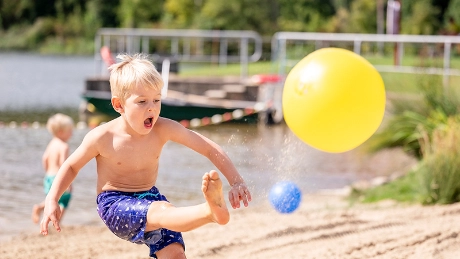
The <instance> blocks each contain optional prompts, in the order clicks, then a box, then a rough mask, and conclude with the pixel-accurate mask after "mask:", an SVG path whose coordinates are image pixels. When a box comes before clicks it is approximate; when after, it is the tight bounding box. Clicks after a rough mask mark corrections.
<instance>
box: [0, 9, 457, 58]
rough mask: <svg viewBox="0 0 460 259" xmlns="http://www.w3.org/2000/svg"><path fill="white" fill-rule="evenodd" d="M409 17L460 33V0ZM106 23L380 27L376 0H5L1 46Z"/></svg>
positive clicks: (410, 27) (52, 40)
mask: <svg viewBox="0 0 460 259" xmlns="http://www.w3.org/2000/svg"><path fill="white" fill-rule="evenodd" d="M384 2H386V1H384ZM401 23H402V33H406V34H437V33H450V34H452V33H454V34H455V33H456V32H457V31H459V30H460V29H459V28H460V27H459V26H458V24H459V23H460V0H418V1H406V0H404V1H402V20H401ZM101 27H126V28H180V29H216V30H254V31H257V32H258V33H259V34H261V35H264V36H271V35H272V34H273V33H274V32H276V31H308V32H353V33H375V32H376V31H377V29H376V27H377V21H376V1H375V0H296V1H292V0H225V1H221V0H111V1H104V0H34V1H30V0H15V1H12V0H0V49H2V48H3V49H11V48H15V49H28V50H38V49H42V48H44V46H45V45H53V46H59V45H62V44H74V45H81V44H84V42H87V44H89V45H91V44H90V42H91V41H92V39H93V38H94V34H95V33H96V31H97V29H98V28H101ZM74 48H75V49H77V51H78V49H80V48H81V46H74ZM68 51H72V50H68ZM80 51H84V50H80Z"/></svg>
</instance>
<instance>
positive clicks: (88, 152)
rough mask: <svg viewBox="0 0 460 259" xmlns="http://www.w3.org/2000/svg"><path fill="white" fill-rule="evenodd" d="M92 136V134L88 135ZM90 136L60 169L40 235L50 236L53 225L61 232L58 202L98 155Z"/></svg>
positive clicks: (50, 192)
mask: <svg viewBox="0 0 460 259" xmlns="http://www.w3.org/2000/svg"><path fill="white" fill-rule="evenodd" d="M88 135H90V134H88ZM88 135H87V136H86V137H85V139H84V140H83V142H82V144H81V145H80V146H79V147H78V148H77V149H76V150H75V152H74V153H72V154H71V155H70V156H69V157H68V158H67V159H66V161H65V162H64V163H63V164H62V166H61V167H60V168H59V171H58V173H57V174H56V178H55V179H54V181H53V184H52V185H51V189H50V191H49V192H48V195H46V198H45V208H44V210H43V219H42V221H41V223H40V233H41V234H42V235H47V234H48V224H49V223H50V222H52V223H53V226H54V228H56V230H57V231H61V227H60V225H59V220H60V218H61V209H60V207H59V204H58V201H59V198H60V197H61V196H62V194H63V193H64V192H65V190H67V188H69V186H70V184H71V183H72V182H73V180H74V179H75V177H76V176H77V174H78V172H79V171H80V169H81V168H82V167H83V166H84V165H85V164H87V163H88V162H89V161H90V160H91V159H92V158H94V157H95V156H96V154H97V152H96V148H95V147H94V145H92V144H91V143H93V141H91V137H88Z"/></svg>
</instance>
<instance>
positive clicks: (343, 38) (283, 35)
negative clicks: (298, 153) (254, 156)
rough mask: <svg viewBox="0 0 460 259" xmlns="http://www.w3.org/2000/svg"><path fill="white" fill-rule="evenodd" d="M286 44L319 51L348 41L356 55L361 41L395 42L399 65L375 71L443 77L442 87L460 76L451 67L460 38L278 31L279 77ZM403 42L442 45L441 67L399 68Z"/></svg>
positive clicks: (285, 63)
mask: <svg viewBox="0 0 460 259" xmlns="http://www.w3.org/2000/svg"><path fill="white" fill-rule="evenodd" d="M289 41H313V42H315V46H316V48H320V46H319V44H318V43H324V42H332V43H337V42H348V43H352V44H353V51H354V52H355V53H357V54H361V51H362V44H363V43H364V42H370V43H380V44H382V43H394V44H395V45H396V49H397V53H396V58H395V59H396V60H395V61H396V62H395V63H396V64H398V65H393V66H388V65H387V66H385V65H375V67H376V69H377V70H378V71H380V72H397V73H427V74H437V75H443V81H444V84H447V82H448V77H449V76H450V75H456V76H459V75H460V70H458V69H452V68H450V62H451V61H450V60H451V49H452V44H460V36H441V35H439V36H434V35H390V34H349V33H309V32H277V33H275V34H274V35H273V37H272V61H276V62H278V73H279V74H281V75H284V74H285V68H286V67H288V63H289V59H288V57H287V44H288V42H289ZM406 43H421V44H429V43H432V44H433V43H434V44H442V49H443V68H435V67H428V68H427V67H413V66H401V65H400V64H401V60H402V58H403V55H404V44H406ZM297 61H298V60H297Z"/></svg>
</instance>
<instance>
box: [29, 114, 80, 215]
mask: <svg viewBox="0 0 460 259" xmlns="http://www.w3.org/2000/svg"><path fill="white" fill-rule="evenodd" d="M73 126H74V123H73V120H72V118H70V117H69V116H67V115H64V114H62V113H57V114H55V115H53V116H51V117H50V118H49V119H48V122H47V123H46V128H47V129H48V131H49V132H50V133H51V134H52V135H53V138H52V139H51V141H50V142H49V143H48V146H47V147H46V150H45V153H44V154H43V157H42V163H43V168H44V169H45V172H46V175H45V178H44V179H43V187H44V191H45V194H48V192H49V190H50V189H51V184H52V183H53V181H54V178H55V177H56V174H57V172H58V171H59V168H60V167H61V165H62V164H63V163H64V161H65V160H66V159H67V157H68V156H69V145H68V144H67V141H68V140H69V139H70V137H71V136H72V132H73ZM71 188H72V187H71V186H69V188H67V190H65V192H64V193H63V194H62V196H61V197H60V199H59V202H58V204H59V208H60V210H61V218H62V215H63V214H64V211H65V209H66V208H67V206H68V205H69V201H70V198H71V197H72V194H71ZM44 207H45V201H42V202H41V203H39V204H35V205H34V206H33V209H32V221H33V222H34V223H38V221H39V220H40V214H41V213H42V211H43V208H44Z"/></svg>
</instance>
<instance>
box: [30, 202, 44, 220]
mask: <svg viewBox="0 0 460 259" xmlns="http://www.w3.org/2000/svg"><path fill="white" fill-rule="evenodd" d="M43 208H45V201H42V202H41V203H39V204H35V205H34V207H33V208H32V221H33V222H34V223H35V224H37V223H38V221H40V216H41V214H42V212H43Z"/></svg>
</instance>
